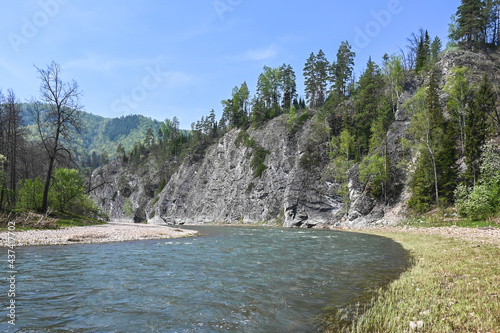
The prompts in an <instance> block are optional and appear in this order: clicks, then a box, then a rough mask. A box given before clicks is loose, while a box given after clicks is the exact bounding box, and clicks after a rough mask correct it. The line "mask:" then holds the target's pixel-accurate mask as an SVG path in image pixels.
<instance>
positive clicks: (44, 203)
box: [42, 157, 55, 213]
mask: <svg viewBox="0 0 500 333" xmlns="http://www.w3.org/2000/svg"><path fill="white" fill-rule="evenodd" d="M54 161H55V158H54V157H51V158H50V162H49V170H48V172H47V179H46V180H45V187H44V189H43V201H42V212H43V213H46V212H47V210H48V208H49V204H48V199H49V189H50V180H51V179H52V171H53V169H54Z"/></svg>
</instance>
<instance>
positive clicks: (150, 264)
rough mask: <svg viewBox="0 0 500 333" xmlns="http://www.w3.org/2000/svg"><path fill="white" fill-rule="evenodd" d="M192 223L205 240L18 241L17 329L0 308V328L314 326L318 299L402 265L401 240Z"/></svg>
mask: <svg viewBox="0 0 500 333" xmlns="http://www.w3.org/2000/svg"><path fill="white" fill-rule="evenodd" d="M190 228H192V229H197V230H200V232H201V234H202V235H203V236H202V237H196V238H184V239H174V240H155V241H137V242H125V243H110V244H94V245H71V246H50V247H30V248H18V249H17V257H16V260H17V261H16V266H17V268H18V274H17V280H16V288H17V292H16V305H17V308H16V311H17V313H16V315H17V318H16V326H15V327H10V330H9V326H10V325H8V324H7V322H6V320H7V318H6V316H5V317H4V318H2V322H1V324H0V325H2V331H3V330H5V331H11V332H14V331H18V332H65V331H70V332H312V331H314V325H313V324H312V318H314V316H316V315H318V314H320V313H321V311H322V309H324V307H326V306H335V307H339V306H343V305H346V304H347V303H349V302H350V301H352V300H353V299H355V298H356V297H357V296H359V295H360V294H361V293H363V292H366V291H367V290H368V289H370V288H374V287H377V286H380V285H381V284H384V283H387V282H388V281H390V280H392V279H394V278H396V277H397V276H398V275H399V274H400V273H401V272H402V270H403V268H404V267H405V266H406V263H407V256H406V253H405V251H404V249H403V248H402V247H401V246H400V245H399V244H397V243H395V242H393V241H391V240H389V239H386V238H381V237H377V236H371V235H363V234H356V233H346V232H338V231H325V230H301V229H273V228H254V227H206V226H204V227H190ZM3 294H4V293H2V298H1V299H2V303H3V304H6V303H5V301H4V300H5V296H4V295H3ZM2 308H4V309H5V307H3V306H2ZM4 312H5V314H7V311H6V310H4Z"/></svg>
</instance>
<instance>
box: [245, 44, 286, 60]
mask: <svg viewBox="0 0 500 333" xmlns="http://www.w3.org/2000/svg"><path fill="white" fill-rule="evenodd" d="M276 53H277V51H276V48H275V47H274V46H269V47H267V48H264V49H254V50H248V51H247V52H245V53H244V54H243V55H242V56H241V57H240V58H241V59H242V60H246V61H261V60H266V59H269V58H273V57H274V56H275V55H276Z"/></svg>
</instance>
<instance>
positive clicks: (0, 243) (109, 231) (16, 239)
mask: <svg viewBox="0 0 500 333" xmlns="http://www.w3.org/2000/svg"><path fill="white" fill-rule="evenodd" d="M197 234H198V232H197V231H194V230H184V229H179V228H171V227H168V226H161V225H148V224H134V223H119V222H110V223H107V224H102V225H95V226H86V227H72V228H62V229H56V230H28V231H17V232H11V233H10V242H9V233H7V232H0V247H6V246H9V245H14V246H39V245H69V244H94V243H109V242H124V241H136V240H147V239H164V238H181V237H191V236H195V235H197Z"/></svg>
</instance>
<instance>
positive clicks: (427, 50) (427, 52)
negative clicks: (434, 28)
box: [415, 30, 431, 74]
mask: <svg viewBox="0 0 500 333" xmlns="http://www.w3.org/2000/svg"><path fill="white" fill-rule="evenodd" d="M430 59H431V39H430V37H429V32H428V31H427V30H426V31H425V33H424V34H421V35H420V41H419V44H418V49H417V56H416V62H415V72H416V73H417V74H419V73H420V72H421V71H423V70H425V69H427V67H428V64H429V61H430Z"/></svg>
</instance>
